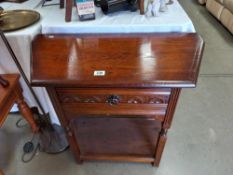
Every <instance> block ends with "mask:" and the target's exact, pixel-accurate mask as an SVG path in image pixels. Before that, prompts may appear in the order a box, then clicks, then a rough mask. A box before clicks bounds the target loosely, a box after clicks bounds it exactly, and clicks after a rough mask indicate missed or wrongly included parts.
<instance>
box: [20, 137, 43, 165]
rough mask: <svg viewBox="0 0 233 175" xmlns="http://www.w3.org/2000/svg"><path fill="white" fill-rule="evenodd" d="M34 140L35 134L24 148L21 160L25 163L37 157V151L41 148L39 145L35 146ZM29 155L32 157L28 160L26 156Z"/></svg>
mask: <svg viewBox="0 0 233 175" xmlns="http://www.w3.org/2000/svg"><path fill="white" fill-rule="evenodd" d="M34 138H35V134H33V137H32V139H31V140H30V141H28V142H26V143H25V144H24V146H23V154H22V157H21V160H22V162H24V163H28V162H30V161H31V160H32V159H33V158H34V157H35V155H36V153H37V151H38V150H39V148H40V145H39V143H37V144H36V146H34V142H33V140H34ZM29 154H31V155H30V156H29V157H28V158H26V156H27V155H29Z"/></svg>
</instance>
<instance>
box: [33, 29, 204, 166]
mask: <svg viewBox="0 0 233 175" xmlns="http://www.w3.org/2000/svg"><path fill="white" fill-rule="evenodd" d="M203 47H204V42H203V40H202V39H201V38H200V37H199V36H198V35H197V34H187V33H186V34H177V33H161V34H140V35H139V34H132V35H119V34H118V35H86V36H84V35H76V36H72V35H53V37H50V36H49V35H48V36H47V35H39V36H37V37H36V38H35V40H34V41H33V43H32V54H33V57H32V65H31V68H32V74H31V77H32V85H33V86H42V87H46V88H47V91H48V93H49V95H50V98H51V100H52V102H53V105H54V108H55V110H56V112H57V115H58V117H59V119H60V121H61V123H62V125H63V127H64V128H65V129H66V132H67V137H68V140H69V142H70V148H71V150H72V151H73V153H74V155H75V158H76V160H77V162H78V163H81V162H82V161H83V160H115V161H134V162H150V163H152V164H153V165H156V166H158V165H159V162H160V159H161V156H162V152H163V149H164V146H165V143H166V140H167V132H168V129H169V128H170V127H171V123H172V119H173V114H174V112H175V108H176V104H177V100H178V97H179V93H180V91H181V89H182V88H188V87H195V86H196V82H197V78H198V72H199V67H200V63H201V57H202V52H203ZM48 48H49V49H48ZM187 115H188V114H187ZM184 117H185V116H184ZM174 151H175V150H174Z"/></svg>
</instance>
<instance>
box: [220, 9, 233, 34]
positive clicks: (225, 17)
mask: <svg viewBox="0 0 233 175" xmlns="http://www.w3.org/2000/svg"><path fill="white" fill-rule="evenodd" d="M220 21H221V22H222V24H223V25H224V26H225V27H226V28H227V29H228V30H230V32H231V33H232V34H233V14H232V13H231V12H230V11H229V10H228V9H226V8H224V9H223V11H222V14H221V16H220Z"/></svg>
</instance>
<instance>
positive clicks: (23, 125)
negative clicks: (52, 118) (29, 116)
mask: <svg viewBox="0 0 233 175" xmlns="http://www.w3.org/2000/svg"><path fill="white" fill-rule="evenodd" d="M22 121H25V119H24V118H20V119H19V120H17V122H16V124H15V125H16V127H17V128H24V127H26V126H27V125H28V123H26V122H25V123H24V124H20V123H21V122H22Z"/></svg>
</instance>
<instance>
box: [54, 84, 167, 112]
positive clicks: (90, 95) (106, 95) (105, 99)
mask: <svg viewBox="0 0 233 175" xmlns="http://www.w3.org/2000/svg"><path fill="white" fill-rule="evenodd" d="M56 91H57V94H58V99H59V101H60V103H61V104H62V107H63V110H65V112H66V113H67V114H70V115H72V113H73V114H74V115H76V114H95V115H99V114H100V115H103V114H104V115H114V114H116V115H117V114H119V115H127V114H129V115H132V114H134V115H164V114H165V112H166V108H167V104H168V100H169V96H170V92H171V89H168V88H166V89H97V88H96V89H82V88H80V89H79V88H57V89H56Z"/></svg>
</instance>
